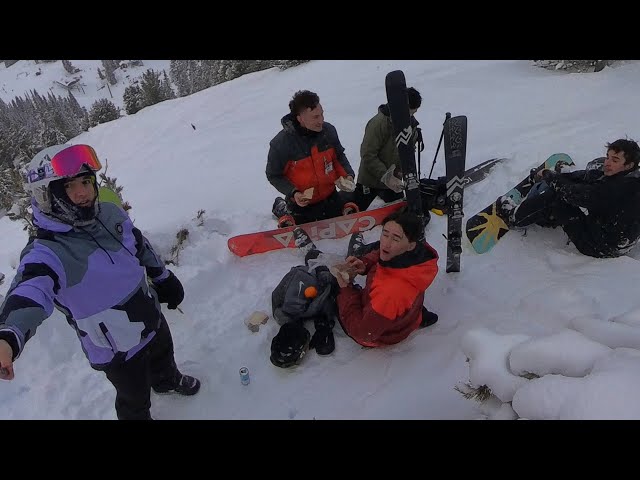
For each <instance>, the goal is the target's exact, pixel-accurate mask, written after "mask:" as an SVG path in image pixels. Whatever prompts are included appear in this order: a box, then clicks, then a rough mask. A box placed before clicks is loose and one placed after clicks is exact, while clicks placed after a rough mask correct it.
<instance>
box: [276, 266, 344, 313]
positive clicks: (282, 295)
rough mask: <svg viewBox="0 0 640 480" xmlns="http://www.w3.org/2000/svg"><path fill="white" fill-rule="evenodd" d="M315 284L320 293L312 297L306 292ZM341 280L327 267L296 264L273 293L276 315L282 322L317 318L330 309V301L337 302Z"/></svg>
mask: <svg viewBox="0 0 640 480" xmlns="http://www.w3.org/2000/svg"><path fill="white" fill-rule="evenodd" d="M309 287H315V289H316V292H317V294H316V295H315V296H314V297H312V298H308V297H307V296H305V291H306V290H307V289H308V288H309ZM336 293H337V282H336V280H335V278H334V276H333V275H332V274H331V273H330V272H329V269H328V268H327V267H324V266H319V267H316V268H309V267H307V266H305V265H298V266H295V267H292V268H291V270H289V272H287V274H286V275H285V276H284V277H283V278H282V280H280V283H279V284H278V286H277V287H276V288H275V289H274V290H273V293H272V294H271V305H272V309H273V317H274V318H275V319H276V320H277V321H278V322H279V323H280V324H282V323H286V322H287V321H289V320H293V319H296V320H297V319H300V320H304V319H307V318H312V317H316V316H318V315H321V314H322V313H324V312H325V311H326V308H327V303H328V302H335V294H336Z"/></svg>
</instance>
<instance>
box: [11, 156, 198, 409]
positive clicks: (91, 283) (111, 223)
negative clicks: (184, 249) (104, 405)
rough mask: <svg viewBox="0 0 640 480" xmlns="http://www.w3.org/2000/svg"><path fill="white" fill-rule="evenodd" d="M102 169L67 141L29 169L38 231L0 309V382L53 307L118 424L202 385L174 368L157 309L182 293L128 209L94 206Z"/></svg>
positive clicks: (166, 331)
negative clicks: (100, 376)
mask: <svg viewBox="0 0 640 480" xmlns="http://www.w3.org/2000/svg"><path fill="white" fill-rule="evenodd" d="M100 168H101V164H100V161H99V159H98V156H97V155H96V152H95V150H94V149H93V148H92V147H90V146H89V145H68V144H65V145H55V146H52V147H48V148H45V149H44V150H42V151H41V152H40V153H38V154H37V155H36V156H35V157H34V158H33V159H32V160H31V162H30V163H29V165H28V166H27V172H26V183H25V190H27V191H28V192H30V193H31V197H32V199H31V205H32V208H33V220H34V224H35V226H37V227H38V231H37V234H36V235H35V236H32V237H31V238H30V239H29V242H28V243H27V245H26V247H25V248H24V249H23V251H22V253H21V255H20V266H19V267H18V271H17V274H16V276H15V278H14V279H13V282H12V283H11V286H10V288H9V291H8V292H7V295H6V299H5V300H4V302H3V303H2V306H0V378H2V379H5V380H11V379H13V378H14V366H13V363H14V362H15V360H16V359H17V358H18V357H19V356H20V354H21V353H22V351H23V349H24V347H25V344H26V343H27V342H28V341H29V339H30V338H31V337H33V335H34V334H35V333H36V329H37V327H38V326H39V325H40V324H41V323H42V322H43V321H44V320H45V319H47V318H48V317H49V316H50V315H51V314H52V313H53V309H54V308H57V309H58V310H60V311H61V312H62V313H63V314H64V315H65V316H66V317H67V321H68V323H69V324H70V325H71V326H72V327H73V328H74V329H75V331H76V334H77V335H78V339H79V340H80V344H81V346H82V349H83V351H84V353H85V355H86V357H87V359H88V360H89V363H90V364H91V366H92V367H93V368H94V369H96V370H99V371H103V372H105V374H106V376H107V378H108V380H109V381H110V382H111V383H112V384H113V386H114V387H115V389H116V401H115V409H116V414H117V417H118V419H121V420H125V419H127V420H128V419H131V420H137V419H140V420H151V415H150V411H149V410H150V406H151V399H150V398H151V389H153V390H154V391H155V392H157V393H170V392H171V393H173V392H175V393H179V394H182V395H194V394H195V393H197V392H198V390H199V389H200V381H199V380H198V379H196V378H194V377H191V376H189V375H183V374H182V373H180V371H179V370H178V368H177V365H176V362H175V358H174V352H173V341H172V338H171V332H170V330H169V326H168V324H167V321H166V319H165V317H164V315H163V314H162V311H161V307H160V304H161V303H167V306H168V308H170V309H175V308H177V306H178V305H179V304H180V303H181V302H182V300H183V298H184V290H183V288H182V285H181V283H180V281H179V280H178V279H177V278H176V276H175V275H174V274H173V272H171V271H169V270H167V269H166V268H165V266H164V263H163V262H162V260H161V259H160V258H159V256H158V255H157V254H156V253H155V252H154V250H153V248H152V247H151V245H150V244H149V242H148V240H147V239H146V238H145V237H144V236H143V235H142V233H141V232H140V230H138V229H137V228H136V227H135V226H134V225H133V222H132V221H131V219H130V218H129V216H128V215H127V213H126V212H125V211H124V210H122V209H121V208H120V207H118V206H116V205H115V204H112V203H107V202H100V201H98V200H97V196H98V187H97V184H96V173H95V172H97V171H98V170H100ZM147 278H149V279H150V280H151V287H150V285H149V282H148V281H147Z"/></svg>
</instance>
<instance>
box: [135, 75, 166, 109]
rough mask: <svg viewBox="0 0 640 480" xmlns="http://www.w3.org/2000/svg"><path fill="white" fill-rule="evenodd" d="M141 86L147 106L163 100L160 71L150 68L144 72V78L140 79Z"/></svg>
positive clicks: (144, 102)
mask: <svg viewBox="0 0 640 480" xmlns="http://www.w3.org/2000/svg"><path fill="white" fill-rule="evenodd" d="M140 88H141V89H142V99H143V104H144V106H145V107H148V106H149V105H155V104H156V103H158V102H161V101H162V93H161V90H160V73H159V72H156V71H154V70H152V69H149V70H147V71H146V72H145V73H143V74H142V80H140Z"/></svg>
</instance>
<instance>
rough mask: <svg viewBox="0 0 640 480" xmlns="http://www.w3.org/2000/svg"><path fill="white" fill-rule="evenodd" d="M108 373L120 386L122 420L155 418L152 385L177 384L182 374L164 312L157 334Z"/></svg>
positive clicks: (112, 366) (107, 370) (112, 381)
mask: <svg viewBox="0 0 640 480" xmlns="http://www.w3.org/2000/svg"><path fill="white" fill-rule="evenodd" d="M105 373H106V375H107V378H108V379H109V381H110V382H111V383H112V384H113V386H114V387H115V389H116V414H117V415H118V420H152V418H151V413H150V411H149V409H150V408H151V387H160V386H162V387H166V386H169V387H173V386H174V385H175V384H176V382H177V380H178V376H179V372H178V367H177V366H176V362H175V359H174V355H173V339H172V338H171V331H170V330H169V325H168V324H167V320H166V319H165V318H164V315H162V314H161V324H160V329H159V330H158V332H157V333H156V337H155V338H154V339H153V340H151V342H149V344H148V345H146V346H145V347H144V348H143V349H142V350H141V351H139V352H138V353H136V354H135V355H134V356H133V357H132V358H130V359H129V360H127V361H125V362H122V363H120V364H116V365H111V366H109V367H108V368H107V369H106V370H105Z"/></svg>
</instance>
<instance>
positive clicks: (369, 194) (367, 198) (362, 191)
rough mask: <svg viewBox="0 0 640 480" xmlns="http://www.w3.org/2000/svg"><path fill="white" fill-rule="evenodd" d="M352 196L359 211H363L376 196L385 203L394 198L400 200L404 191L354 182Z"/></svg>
mask: <svg viewBox="0 0 640 480" xmlns="http://www.w3.org/2000/svg"><path fill="white" fill-rule="evenodd" d="M353 196H354V199H353V202H354V203H355V204H356V205H358V208H359V209H360V211H361V212H364V211H365V210H366V209H367V208H369V205H371V202H373V200H374V199H375V198H376V197H380V198H381V199H382V200H384V202H385V203H389V202H393V201H396V200H401V199H402V198H404V193H403V192H400V193H396V192H394V191H393V190H390V189H388V188H371V187H367V186H365V185H362V184H361V183H358V184H356V189H355V191H354V192H353Z"/></svg>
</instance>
